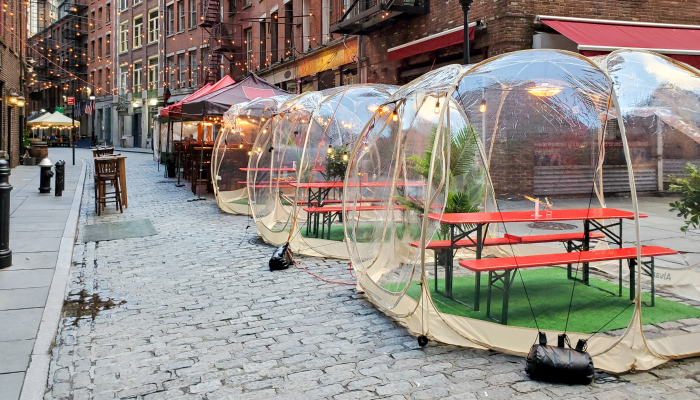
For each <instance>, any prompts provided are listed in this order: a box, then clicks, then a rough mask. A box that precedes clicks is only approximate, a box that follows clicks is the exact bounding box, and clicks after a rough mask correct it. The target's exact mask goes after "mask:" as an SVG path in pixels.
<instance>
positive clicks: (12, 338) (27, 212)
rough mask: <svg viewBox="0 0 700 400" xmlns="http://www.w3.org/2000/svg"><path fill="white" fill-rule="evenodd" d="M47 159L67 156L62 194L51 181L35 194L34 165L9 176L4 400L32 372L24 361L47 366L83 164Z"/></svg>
mask: <svg viewBox="0 0 700 400" xmlns="http://www.w3.org/2000/svg"><path fill="white" fill-rule="evenodd" d="M49 158H50V159H51V160H52V161H53V162H54V163H55V161H58V160H59V159H64V160H67V163H66V181H65V182H66V184H65V190H64V192H63V196H62V197H56V196H55V194H54V191H53V189H54V187H55V180H54V179H52V180H51V188H52V191H51V193H50V194H40V193H39V172H40V168H39V167H37V166H31V167H30V166H27V167H24V166H19V167H16V168H14V169H13V170H12V174H11V175H10V184H11V185H12V186H13V190H12V192H11V201H10V213H11V214H10V249H11V250H12V253H13V254H12V261H13V264H12V266H11V267H9V268H6V269H3V270H0V393H1V395H0V397H1V398H2V399H7V400H16V399H18V398H19V396H20V392H21V390H22V384H23V382H24V381H25V377H26V376H29V375H33V374H29V375H27V370H28V368H29V366H30V361H31V362H32V365H33V366H35V365H36V366H40V364H45V366H42V367H41V368H42V369H44V370H46V368H47V367H48V357H49V354H48V351H49V347H50V345H51V342H52V341H53V338H54V336H55V332H56V328H57V326H58V321H59V318H60V312H61V307H62V300H63V298H64V292H65V287H66V281H67V278H68V273H69V269H70V260H71V254H72V251H73V242H74V237H75V231H76V225H77V219H78V215H79V210H80V199H81V197H82V193H83V184H84V177H85V166H84V163H83V161H81V160H76V165H75V166H73V165H71V161H70V153H69V151H66V150H65V149H60V150H59V149H51V152H50V153H49ZM76 188H77V191H76ZM66 256H67V257H66ZM50 291H51V293H56V295H58V296H60V297H57V296H56V295H53V296H51V295H50ZM47 299H49V300H48V301H47ZM33 353H34V356H32V354H33ZM37 355H38V357H37ZM42 355H43V357H42ZM41 358H44V359H43V360H40V359H41ZM45 377H46V375H45V374H44V378H43V380H44V382H43V385H45V379H46V378H45Z"/></svg>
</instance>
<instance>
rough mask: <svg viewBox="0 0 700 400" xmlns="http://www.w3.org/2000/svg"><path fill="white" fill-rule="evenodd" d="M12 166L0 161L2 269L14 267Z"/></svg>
mask: <svg viewBox="0 0 700 400" xmlns="http://www.w3.org/2000/svg"><path fill="white" fill-rule="evenodd" d="M10 173H11V172H10V164H9V163H8V162H7V161H5V160H0V269H2V268H7V267H9V266H11V265H12V250H10V192H11V191H12V185H10Z"/></svg>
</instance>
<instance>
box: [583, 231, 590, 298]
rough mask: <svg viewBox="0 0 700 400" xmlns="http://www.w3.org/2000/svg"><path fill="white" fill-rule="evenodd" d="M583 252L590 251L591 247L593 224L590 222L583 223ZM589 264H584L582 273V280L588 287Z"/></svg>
mask: <svg viewBox="0 0 700 400" xmlns="http://www.w3.org/2000/svg"><path fill="white" fill-rule="evenodd" d="M582 246H583V247H582V249H581V251H588V249H590V246H591V222H590V221H589V220H585V221H583V243H582ZM588 266H589V264H588V263H583V272H582V273H581V280H582V281H583V284H584V285H586V286H588Z"/></svg>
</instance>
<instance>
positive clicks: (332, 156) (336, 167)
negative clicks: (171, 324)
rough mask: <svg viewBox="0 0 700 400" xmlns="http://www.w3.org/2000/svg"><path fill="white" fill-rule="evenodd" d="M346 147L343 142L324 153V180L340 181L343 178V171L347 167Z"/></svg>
mask: <svg viewBox="0 0 700 400" xmlns="http://www.w3.org/2000/svg"><path fill="white" fill-rule="evenodd" d="M348 154H349V152H348V147H347V146H346V145H344V144H341V145H340V146H337V147H335V148H332V149H331V151H330V152H329V153H328V154H326V180H327V181H342V180H343V179H345V171H346V170H347V169H348V160H347V158H348Z"/></svg>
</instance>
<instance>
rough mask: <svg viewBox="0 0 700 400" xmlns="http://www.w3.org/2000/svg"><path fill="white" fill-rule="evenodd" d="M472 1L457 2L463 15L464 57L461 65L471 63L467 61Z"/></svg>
mask: <svg viewBox="0 0 700 400" xmlns="http://www.w3.org/2000/svg"><path fill="white" fill-rule="evenodd" d="M473 1H474V0H459V4H461V5H462V12H463V13H464V48H463V50H462V51H464V55H463V57H462V63H463V64H465V65H469V64H470V63H471V61H470V59H469V9H470V8H471V6H472V2H473Z"/></svg>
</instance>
